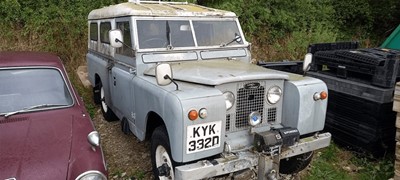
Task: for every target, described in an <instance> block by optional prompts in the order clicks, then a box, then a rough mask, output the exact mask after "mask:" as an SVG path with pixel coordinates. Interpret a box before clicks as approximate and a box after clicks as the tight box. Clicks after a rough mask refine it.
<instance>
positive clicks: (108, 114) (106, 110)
mask: <svg viewBox="0 0 400 180" xmlns="http://www.w3.org/2000/svg"><path fill="white" fill-rule="evenodd" d="M99 88H100V100H101V104H100V107H101V112H102V113H103V117H104V119H105V120H106V121H108V122H111V121H116V120H118V118H117V116H116V115H115V114H114V112H113V111H112V110H111V109H110V107H108V105H107V103H106V98H105V92H104V88H103V84H102V83H101V82H100V83H99Z"/></svg>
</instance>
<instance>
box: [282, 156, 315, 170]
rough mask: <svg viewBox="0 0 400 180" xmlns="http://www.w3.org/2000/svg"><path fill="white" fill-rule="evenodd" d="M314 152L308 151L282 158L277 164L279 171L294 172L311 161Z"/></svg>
mask: <svg viewBox="0 0 400 180" xmlns="http://www.w3.org/2000/svg"><path fill="white" fill-rule="evenodd" d="M313 154H314V152H313V151H311V152H308V153H304V154H300V155H297V156H293V157H290V158H286V159H282V160H281V162H280V166H279V171H280V173H282V174H294V173H298V172H300V171H302V170H303V169H305V168H306V167H307V166H308V165H309V164H310V162H311V160H312V157H313Z"/></svg>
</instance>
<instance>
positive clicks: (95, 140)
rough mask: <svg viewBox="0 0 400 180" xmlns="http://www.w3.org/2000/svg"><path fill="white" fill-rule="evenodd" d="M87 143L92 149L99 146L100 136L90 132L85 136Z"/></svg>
mask: <svg viewBox="0 0 400 180" xmlns="http://www.w3.org/2000/svg"><path fill="white" fill-rule="evenodd" d="M87 139H88V142H89V144H90V145H92V146H94V147H98V146H100V135H99V132H97V131H92V132H90V133H89V134H88V136H87Z"/></svg>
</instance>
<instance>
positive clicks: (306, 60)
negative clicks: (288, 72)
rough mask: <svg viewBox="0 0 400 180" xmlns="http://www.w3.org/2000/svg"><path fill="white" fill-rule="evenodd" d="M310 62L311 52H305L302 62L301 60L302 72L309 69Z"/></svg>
mask: <svg viewBox="0 0 400 180" xmlns="http://www.w3.org/2000/svg"><path fill="white" fill-rule="evenodd" d="M311 62H312V54H311V53H307V54H306V55H305V56H304V62H303V71H304V72H307V71H308V70H310V67H311Z"/></svg>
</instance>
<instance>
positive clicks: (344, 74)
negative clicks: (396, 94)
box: [311, 48, 400, 88]
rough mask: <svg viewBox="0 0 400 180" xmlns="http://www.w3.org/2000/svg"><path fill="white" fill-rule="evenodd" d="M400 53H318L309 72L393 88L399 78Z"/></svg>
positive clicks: (371, 51) (373, 49)
mask: <svg viewBox="0 0 400 180" xmlns="http://www.w3.org/2000/svg"><path fill="white" fill-rule="evenodd" d="M399 62H400V51H396V50H385V49H379V48H371V49H357V50H335V51H317V52H315V53H314V55H313V61H312V64H311V71H316V72H321V73H324V74H327V75H330V76H336V77H340V78H344V79H350V80H352V81H358V82H362V83H366V84H372V85H376V86H380V87H385V88H387V87H394V86H395V84H396V82H397V81H398V80H399V79H400V71H399V69H400V65H399Z"/></svg>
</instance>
